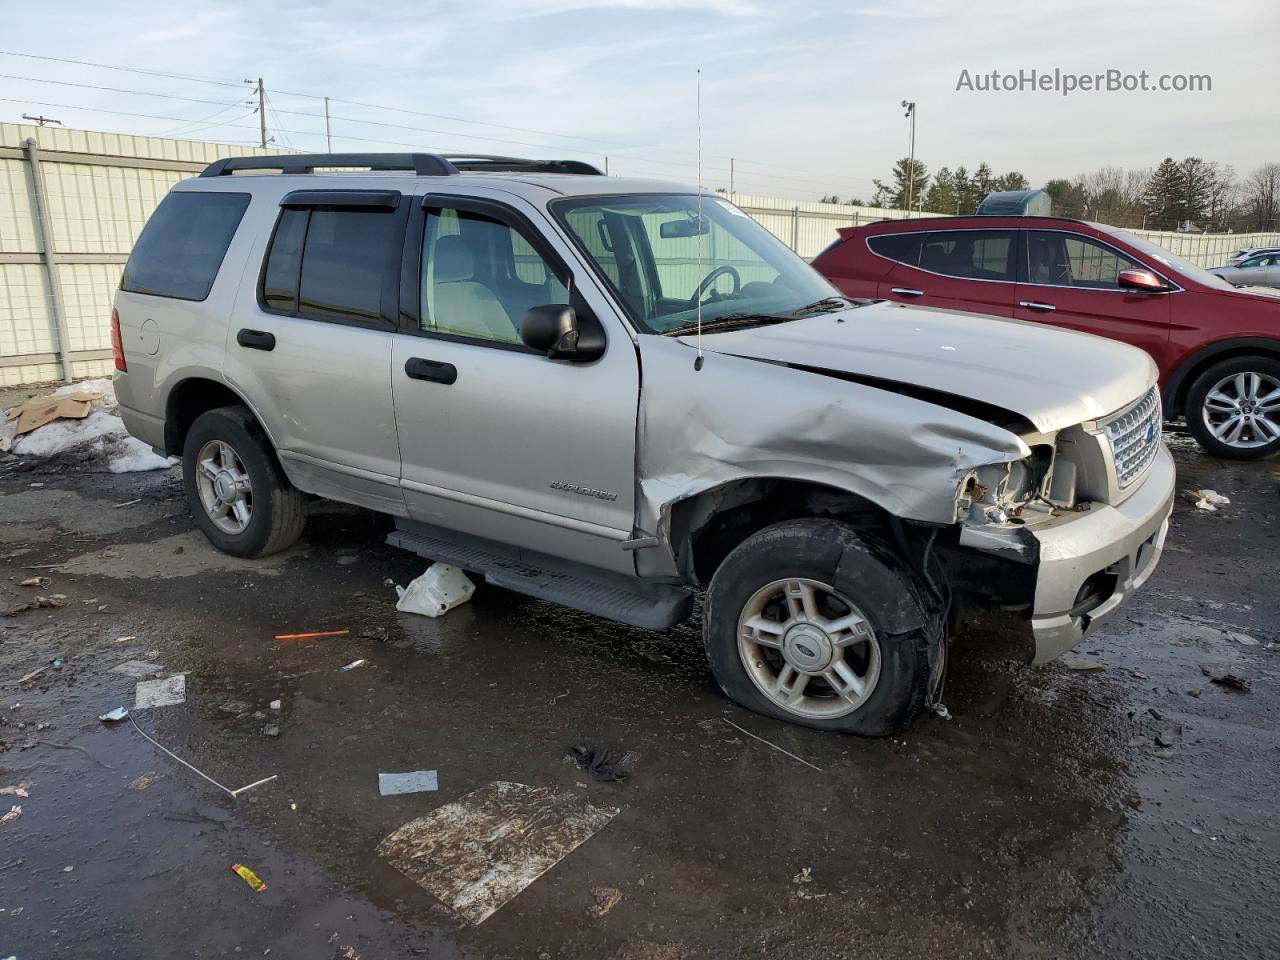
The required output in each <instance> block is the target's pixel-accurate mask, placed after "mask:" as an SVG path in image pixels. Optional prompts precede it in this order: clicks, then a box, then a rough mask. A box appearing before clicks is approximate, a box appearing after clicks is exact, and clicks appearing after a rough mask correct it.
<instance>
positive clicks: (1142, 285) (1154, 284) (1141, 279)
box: [1116, 270, 1169, 293]
mask: <svg viewBox="0 0 1280 960" xmlns="http://www.w3.org/2000/svg"><path fill="white" fill-rule="evenodd" d="M1116 283H1117V284H1119V285H1120V286H1122V287H1125V288H1126V289H1129V290H1141V291H1142V292H1143V293H1165V292H1167V291H1168V289H1169V288H1168V287H1167V286H1165V282H1164V281H1163V280H1161V279H1160V278H1159V277H1157V276H1156V275H1155V274H1154V273H1152V272H1151V271H1150V270H1121V271H1120V274H1119V276H1117V277H1116Z"/></svg>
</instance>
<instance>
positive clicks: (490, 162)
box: [200, 153, 603, 177]
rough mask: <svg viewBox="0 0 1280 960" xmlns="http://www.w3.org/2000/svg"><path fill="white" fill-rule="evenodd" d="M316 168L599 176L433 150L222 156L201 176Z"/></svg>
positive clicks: (562, 165) (575, 166) (572, 164)
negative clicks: (424, 151)
mask: <svg viewBox="0 0 1280 960" xmlns="http://www.w3.org/2000/svg"><path fill="white" fill-rule="evenodd" d="M317 167H322V168H332V167H358V168H360V169H364V170H411V171H413V173H415V174H416V175H418V176H420V177H451V176H456V175H457V174H459V173H578V174H586V175H589V176H603V174H602V173H601V172H600V170H599V169H597V168H596V167H593V166H592V165H591V164H589V163H583V162H582V161H581V160H524V159H521V158H519V157H495V156H490V155H488V154H476V153H467V154H458V155H456V156H447V157H446V156H443V155H441V154H437V153H295V154H281V155H279V156H274V157H223V158H222V159H221V160H215V161H214V162H213V163H211V164H209V166H207V167H205V168H204V171H203V172H202V173H201V174H200V176H202V177H225V176H231V175H232V174H234V173H235V172H236V171H237V170H279V171H280V172H281V173H282V174H299V173H302V174H308V173H315V171H316V168H317Z"/></svg>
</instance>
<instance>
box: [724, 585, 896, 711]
mask: <svg viewBox="0 0 1280 960" xmlns="http://www.w3.org/2000/svg"><path fill="white" fill-rule="evenodd" d="M738 654H739V656H740V657H741V658H742V664H743V666H744V667H745V668H746V670H747V674H748V675H749V676H750V677H751V681H752V682H753V683H754V684H755V685H756V689H758V690H759V691H760V692H761V693H762V694H764V695H765V696H766V697H767V698H768V699H769V700H770V701H771V702H772V703H773V704H775V705H776V706H778V707H780V708H781V709H783V710H785V711H786V712H787V713H792V714H795V715H796V716H800V717H806V718H809V719H831V718H835V717H843V716H846V715H848V714H850V713H853V712H854V711H855V710H857V709H858V708H859V707H861V706H862V705H863V704H864V703H866V702H867V699H868V698H869V697H870V696H871V694H872V693H873V692H874V691H875V689H876V684H877V683H878V682H879V680H880V644H879V642H878V641H877V640H876V635H875V631H874V630H873V629H872V627H871V624H870V622H868V620H867V618H866V617H864V616H863V615H862V612H861V611H860V610H859V609H858V608H857V607H856V606H854V604H852V603H851V602H850V601H849V600H848V599H846V598H845V597H843V596H841V595H840V594H839V593H838V592H836V590H835V589H834V588H832V587H831V586H829V585H828V584H825V583H822V582H821V581H818V580H808V579H803V578H799V577H792V578H789V579H786V580H774V581H773V582H772V583H768V584H766V585H765V586H763V587H761V588H760V589H759V590H757V591H756V592H755V593H754V594H752V595H751V599H750V600H748V601H747V603H746V605H745V606H744V607H743V609H742V614H741V616H739V617H738Z"/></svg>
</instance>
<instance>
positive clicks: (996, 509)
mask: <svg viewBox="0 0 1280 960" xmlns="http://www.w3.org/2000/svg"><path fill="white" fill-rule="evenodd" d="M1153 397H1155V393H1154V388H1152V389H1151V390H1150V391H1149V392H1148V393H1147V394H1145V395H1144V396H1143V397H1142V398H1140V399H1139V400H1138V401H1136V402H1135V403H1134V404H1132V405H1130V406H1129V407H1127V408H1125V409H1123V410H1121V411H1119V412H1118V413H1115V414H1113V415H1111V416H1110V417H1106V418H1102V419H1100V420H1098V421H1092V422H1087V423H1083V424H1079V425H1075V426H1072V427H1069V428H1067V429H1065V430H1062V431H1059V432H1057V433H1055V434H1049V435H1046V434H1038V435H1024V436H1023V438H1022V439H1023V441H1024V442H1025V443H1026V444H1027V446H1028V448H1029V449H1030V450H1031V451H1032V454H1031V456H1030V457H1027V458H1024V459H1022V460H1019V461H1010V462H1005V463H999V464H992V465H989V466H985V467H982V468H979V469H977V470H974V471H972V472H970V474H969V475H968V476H966V477H965V479H964V482H963V483H962V484H961V487H960V495H959V497H958V500H957V517H958V520H959V533H958V537H957V538H956V543H955V547H956V550H955V551H954V553H953V556H952V558H951V559H952V561H953V564H952V566H953V569H954V573H953V577H954V580H955V581H956V582H957V584H959V585H962V586H963V587H964V588H965V589H967V590H968V591H969V592H971V593H973V594H977V595H981V596H986V597H988V598H991V599H994V600H996V601H998V602H999V603H1000V604H1002V605H1004V606H1006V607H1010V608H1016V609H1020V610H1022V611H1023V612H1024V613H1025V615H1026V617H1027V622H1028V624H1029V625H1030V628H1031V631H1030V632H1031V637H1030V639H1031V641H1032V645H1031V652H1030V656H1029V657H1028V659H1030V660H1032V661H1033V662H1036V663H1043V662H1045V661H1048V660H1051V659H1053V658H1054V657H1057V656H1058V655H1060V654H1062V653H1064V652H1065V651H1066V650H1068V649H1070V648H1071V647H1073V646H1075V645H1076V644H1078V643H1080V642H1081V641H1082V640H1083V639H1084V638H1085V636H1086V635H1087V634H1088V632H1089V631H1090V630H1091V629H1092V628H1093V627H1094V626H1096V625H1097V624H1098V623H1100V622H1101V621H1102V620H1103V619H1105V618H1106V617H1107V616H1109V615H1110V614H1111V613H1113V612H1114V611H1115V610H1116V609H1117V608H1118V607H1119V606H1120V605H1121V604H1122V603H1123V602H1124V601H1125V600H1126V599H1127V598H1128V597H1129V596H1130V595H1131V594H1132V593H1133V592H1134V591H1136V590H1137V589H1138V588H1139V587H1141V586H1142V584H1143V583H1145V582H1146V580H1147V579H1148V578H1149V577H1150V576H1151V574H1152V573H1153V572H1154V570H1155V567H1156V564H1157V563H1158V561H1159V558H1160V555H1161V552H1162V550H1163V547H1164V539H1165V535H1166V533H1167V531H1168V518H1169V513H1170V511H1171V510H1172V503H1173V490H1174V468H1173V461H1172V458H1171V457H1170V456H1169V453H1168V450H1167V449H1165V447H1164V444H1163V443H1162V442H1161V440H1160V430H1159V428H1160V410H1159V403H1158V399H1155V400H1153V399H1152V398H1153ZM1117 424H1121V425H1122V426H1123V427H1124V431H1123V432H1122V433H1120V432H1118V431H1117V428H1116V425H1117ZM1135 429H1136V430H1140V431H1142V435H1141V436H1137V435H1136V433H1135Z"/></svg>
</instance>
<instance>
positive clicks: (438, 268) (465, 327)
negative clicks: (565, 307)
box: [427, 234, 520, 343]
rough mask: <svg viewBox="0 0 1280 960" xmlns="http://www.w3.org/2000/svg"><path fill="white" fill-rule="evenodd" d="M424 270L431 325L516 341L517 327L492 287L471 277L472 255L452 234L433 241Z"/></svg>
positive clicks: (468, 333)
mask: <svg viewBox="0 0 1280 960" xmlns="http://www.w3.org/2000/svg"><path fill="white" fill-rule="evenodd" d="M432 260H433V263H432V264H431V269H430V272H429V274H428V278H427V282H428V283H429V284H430V286H429V288H428V291H427V294H428V295H427V309H428V312H429V314H430V316H429V317H428V318H427V320H428V323H430V325H431V329H434V330H440V331H442V332H444V333H456V334H459V335H461V336H467V337H483V338H484V339H486V340H502V341H504V342H507V343H519V342H520V331H519V330H518V329H517V328H516V325H515V323H514V322H513V321H512V319H511V317H510V315H508V313H507V311H506V309H505V308H504V307H503V306H502V301H500V300H499V299H498V298H497V296H496V295H495V294H494V292H493V291H492V290H490V289H489V288H488V287H487V286H485V284H483V283H481V282H480V281H478V280H476V279H475V259H474V257H473V255H472V253H471V248H470V247H468V246H467V242H466V240H465V239H464V238H463V237H461V236H458V235H456V234H454V235H452V236H447V237H441V238H440V239H439V240H437V241H436V245H435V250H434V251H433V254H432Z"/></svg>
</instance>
